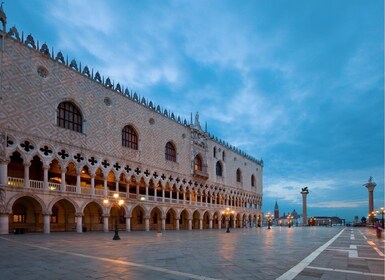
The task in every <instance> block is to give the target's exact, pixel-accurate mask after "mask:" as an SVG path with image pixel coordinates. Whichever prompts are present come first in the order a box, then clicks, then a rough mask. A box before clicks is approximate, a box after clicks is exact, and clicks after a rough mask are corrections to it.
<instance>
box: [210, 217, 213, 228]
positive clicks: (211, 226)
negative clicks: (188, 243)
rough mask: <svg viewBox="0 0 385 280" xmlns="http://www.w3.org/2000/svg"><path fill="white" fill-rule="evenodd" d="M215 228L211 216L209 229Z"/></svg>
mask: <svg viewBox="0 0 385 280" xmlns="http://www.w3.org/2000/svg"><path fill="white" fill-rule="evenodd" d="M212 228H213V219H212V218H210V220H209V229H212Z"/></svg>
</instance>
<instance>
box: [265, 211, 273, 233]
mask: <svg viewBox="0 0 385 280" xmlns="http://www.w3.org/2000/svg"><path fill="white" fill-rule="evenodd" d="M266 219H267V229H270V226H271V222H272V221H273V220H272V219H271V214H270V212H267V214H266Z"/></svg>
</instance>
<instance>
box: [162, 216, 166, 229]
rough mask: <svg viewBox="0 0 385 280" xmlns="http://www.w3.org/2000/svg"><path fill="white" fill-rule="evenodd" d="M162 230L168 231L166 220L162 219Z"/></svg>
mask: <svg viewBox="0 0 385 280" xmlns="http://www.w3.org/2000/svg"><path fill="white" fill-rule="evenodd" d="M162 230H166V219H165V218H162Z"/></svg>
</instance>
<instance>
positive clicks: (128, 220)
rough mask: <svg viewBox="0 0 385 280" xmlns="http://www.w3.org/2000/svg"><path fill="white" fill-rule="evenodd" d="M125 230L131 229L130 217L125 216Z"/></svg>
mask: <svg viewBox="0 0 385 280" xmlns="http://www.w3.org/2000/svg"><path fill="white" fill-rule="evenodd" d="M126 231H127V232H130V231H131V217H126Z"/></svg>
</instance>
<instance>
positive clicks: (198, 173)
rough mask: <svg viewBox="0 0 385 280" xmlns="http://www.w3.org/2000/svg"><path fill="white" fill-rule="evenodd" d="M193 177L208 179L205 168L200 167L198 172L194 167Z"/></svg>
mask: <svg viewBox="0 0 385 280" xmlns="http://www.w3.org/2000/svg"><path fill="white" fill-rule="evenodd" d="M193 176H194V177H197V178H200V179H204V180H207V179H208V178H209V173H208V172H207V166H202V170H199V169H197V168H196V167H195V168H194V173H193Z"/></svg>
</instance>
